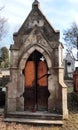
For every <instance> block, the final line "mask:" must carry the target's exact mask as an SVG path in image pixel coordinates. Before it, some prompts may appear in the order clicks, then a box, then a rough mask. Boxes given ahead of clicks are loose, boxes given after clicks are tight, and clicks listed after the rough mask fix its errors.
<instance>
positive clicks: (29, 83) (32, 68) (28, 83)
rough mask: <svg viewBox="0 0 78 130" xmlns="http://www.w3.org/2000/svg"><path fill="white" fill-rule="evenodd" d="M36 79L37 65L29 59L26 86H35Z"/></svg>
mask: <svg viewBox="0 0 78 130" xmlns="http://www.w3.org/2000/svg"><path fill="white" fill-rule="evenodd" d="M34 80H35V65H34V62H33V61H28V62H27V64H26V67H25V87H33V83H34Z"/></svg>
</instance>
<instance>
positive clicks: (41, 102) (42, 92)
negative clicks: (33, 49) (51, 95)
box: [37, 61, 48, 111]
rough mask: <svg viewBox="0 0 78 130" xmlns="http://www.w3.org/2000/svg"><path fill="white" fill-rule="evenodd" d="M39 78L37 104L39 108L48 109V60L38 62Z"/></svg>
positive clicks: (41, 109)
mask: <svg viewBox="0 0 78 130" xmlns="http://www.w3.org/2000/svg"><path fill="white" fill-rule="evenodd" d="M37 73H38V80H37V85H38V86H37V102H38V103H37V106H38V110H40V111H44V110H47V105H48V81H47V65H46V62H43V61H40V62H39V63H38V72H37Z"/></svg>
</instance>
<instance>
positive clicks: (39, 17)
mask: <svg viewBox="0 0 78 130" xmlns="http://www.w3.org/2000/svg"><path fill="white" fill-rule="evenodd" d="M39 6H40V3H39V2H38V1H37V0H35V1H34V2H33V4H32V10H31V12H30V13H29V15H28V17H27V19H26V20H25V22H24V23H23V25H22V26H21V28H20V29H19V31H18V32H17V33H14V35H13V38H14V44H13V45H11V47H10V52H11V54H10V57H11V58H10V59H11V61H10V62H11V66H10V74H11V76H10V77H11V79H10V82H9V83H8V85H7V92H6V105H5V119H4V120H5V121H16V122H24V123H25V122H26V123H46V124H62V123H63V119H67V118H68V109H67V86H66V85H65V84H64V81H63V71H64V67H63V65H62V62H63V57H62V56H63V55H62V50H63V45H62V43H61V42H59V37H60V32H59V31H57V30H55V29H54V28H53V27H52V26H51V25H50V23H49V22H48V21H47V19H46V17H45V16H44V15H43V13H42V12H41V10H40V7H39ZM57 22H58V21H57ZM19 117H20V119H19Z"/></svg>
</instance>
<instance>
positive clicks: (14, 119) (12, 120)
mask: <svg viewBox="0 0 78 130" xmlns="http://www.w3.org/2000/svg"><path fill="white" fill-rule="evenodd" d="M3 121H5V122H15V123H27V124H55V125H56V124H58V125H62V124H63V121H62V120H41V119H23V118H20V119H19V118H4V120H3Z"/></svg>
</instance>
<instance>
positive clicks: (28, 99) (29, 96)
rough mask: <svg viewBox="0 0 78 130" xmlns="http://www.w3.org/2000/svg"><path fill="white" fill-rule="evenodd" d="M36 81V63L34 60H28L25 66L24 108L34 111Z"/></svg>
mask: <svg viewBox="0 0 78 130" xmlns="http://www.w3.org/2000/svg"><path fill="white" fill-rule="evenodd" d="M34 81H35V64H34V61H28V62H27V64H26V67H25V89H24V110H28V111H29V110H30V111H32V109H33V106H34V104H35V95H34V87H35V86H34Z"/></svg>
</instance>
